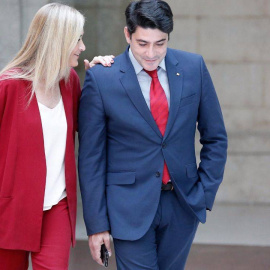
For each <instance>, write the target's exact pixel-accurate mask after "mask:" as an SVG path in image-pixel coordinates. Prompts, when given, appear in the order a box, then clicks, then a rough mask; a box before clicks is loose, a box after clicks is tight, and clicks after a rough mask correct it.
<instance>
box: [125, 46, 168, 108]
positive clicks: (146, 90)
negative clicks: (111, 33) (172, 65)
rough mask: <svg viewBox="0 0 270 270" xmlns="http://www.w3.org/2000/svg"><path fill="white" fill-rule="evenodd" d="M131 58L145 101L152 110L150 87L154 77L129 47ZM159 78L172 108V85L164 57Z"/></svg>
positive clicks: (159, 70) (160, 65)
mask: <svg viewBox="0 0 270 270" xmlns="http://www.w3.org/2000/svg"><path fill="white" fill-rule="evenodd" d="M129 58H130V61H131V63H132V65H133V67H134V69H135V73H136V75H137V78H138V81H139V85H140V87H141V90H142V94H143V96H144V99H145V102H146V104H147V106H148V108H149V110H150V87H151V82H152V78H151V77H150V76H149V75H148V74H147V73H146V72H145V71H144V70H143V67H142V66H141V65H140V64H139V63H138V61H137V60H136V58H135V57H134V55H133V53H132V51H131V49H129ZM158 79H159V82H160V84H161V86H162V88H163V90H164V92H165V95H166V97H167V101H168V107H169V108H170V87H169V81H168V76H167V71H166V65H165V60H164V58H163V59H162V61H161V62H160V64H159V69H158Z"/></svg>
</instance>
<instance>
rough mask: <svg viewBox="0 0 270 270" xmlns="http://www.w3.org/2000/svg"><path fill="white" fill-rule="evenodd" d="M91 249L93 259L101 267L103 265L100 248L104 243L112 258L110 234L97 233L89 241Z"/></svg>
mask: <svg viewBox="0 0 270 270" xmlns="http://www.w3.org/2000/svg"><path fill="white" fill-rule="evenodd" d="M88 243H89V248H90V251H91V255H92V258H93V259H94V260H95V261H96V262H97V263H98V264H100V265H103V263H102V261H101V259H100V247H101V245H102V244H103V243H104V244H105V246H106V248H107V250H108V252H109V255H110V256H111V254H112V251H111V244H110V234H109V232H108V231H106V232H101V233H96V234H93V235H91V236H89V239H88Z"/></svg>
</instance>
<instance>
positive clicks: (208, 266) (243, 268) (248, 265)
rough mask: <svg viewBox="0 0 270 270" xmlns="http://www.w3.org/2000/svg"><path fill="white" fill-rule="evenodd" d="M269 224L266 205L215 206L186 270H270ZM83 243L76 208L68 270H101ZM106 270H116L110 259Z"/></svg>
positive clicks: (199, 234)
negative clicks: (74, 238) (75, 241)
mask: <svg viewBox="0 0 270 270" xmlns="http://www.w3.org/2000/svg"><path fill="white" fill-rule="evenodd" d="M269 223H270V206H269V205H239V204H238V205H222V204H221V205H219V204H215V206H214V209H213V211H212V212H210V213H208V217H207V222H206V224H200V226H199V229H198V232H197V234H196V237H195V240H194V245H193V246H192V249H191V253H190V256H189V259H188V263H187V267H186V270H270V225H269ZM86 240H87V237H86V233H85V227H84V224H83V218H82V211H81V208H80V207H79V209H78V219H77V245H76V248H75V249H72V252H71V258H70V268H69V270H101V269H104V268H103V267H99V266H98V265H97V264H96V263H94V262H93V261H92V259H91V256H90V253H89V249H88V246H87V241H86ZM0 269H1V267H0ZM30 269H31V268H30ZM107 269H108V270H116V266H115V259H114V257H112V258H110V267H109V268H107Z"/></svg>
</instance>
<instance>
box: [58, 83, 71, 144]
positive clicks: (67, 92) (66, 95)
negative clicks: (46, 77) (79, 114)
mask: <svg viewBox="0 0 270 270" xmlns="http://www.w3.org/2000/svg"><path fill="white" fill-rule="evenodd" d="M67 83H70V81H68V82H67ZM59 86H60V92H61V95H62V100H63V104H64V109H65V114H66V120H67V141H68V140H69V139H70V138H69V134H72V132H70V129H72V128H73V125H72V124H73V120H72V113H71V112H70V110H71V108H72V106H71V104H70V103H71V102H72V91H71V89H69V88H68V87H67V85H66V83H65V80H61V81H60V83H59Z"/></svg>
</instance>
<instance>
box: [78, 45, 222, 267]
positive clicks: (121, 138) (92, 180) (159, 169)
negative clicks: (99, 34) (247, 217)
mask: <svg viewBox="0 0 270 270" xmlns="http://www.w3.org/2000/svg"><path fill="white" fill-rule="evenodd" d="M165 63H166V69H167V76H168V80H169V87H170V97H171V98H170V99H171V101H170V109H169V118H168V122H167V127H166V132H165V135H164V137H162V135H161V133H160V131H159V129H158V127H157V125H156V123H155V121H154V119H153V117H152V114H151V112H150V110H149V108H148V107H147V104H146V102H145V100H144V97H143V95H142V92H141V89H140V86H139V83H138V80H137V76H136V74H135V71H134V68H133V65H132V63H131V61H130V59H129V55H128V50H126V51H125V52H124V53H123V54H121V55H119V56H118V57H116V58H115V63H114V64H113V65H112V67H110V68H107V67H103V66H101V65H98V66H96V67H94V68H92V69H90V70H88V71H87V73H86V79H85V84H84V87H83V90H82V96H81V101H80V109H79V141H80V146H79V178H80V186H81V193H82V200H83V212H84V219H85V224H86V228H87V234H88V235H92V234H95V233H98V232H102V231H106V230H110V232H111V234H112V236H113V238H115V239H120V240H128V241H136V240H139V239H140V238H142V237H143V236H144V235H145V234H146V233H147V231H148V230H149V228H150V227H151V226H152V223H153V220H154V219H155V218H156V214H157V210H158V207H159V203H160V198H161V181H162V173H163V166H164V159H165V161H166V164H167V166H168V169H169V173H170V176H171V181H172V183H173V186H174V196H175V197H176V200H177V203H179V205H180V207H182V209H181V211H182V210H183V211H185V213H187V214H188V215H190V217H191V218H193V219H194V220H196V221H198V220H199V221H201V222H202V223H204V222H205V221H206V209H210V210H211V209H212V206H213V203H214V199H215V196H216V192H217V190H218V187H219V185H220V183H221V181H222V178H223V172H224V166H225V162H226V150H227V136H226V131H225V127H224V122H223V117H222V113H221V109H220V105H219V102H218V99H217V96H216V93H215V89H214V86H213V84H212V81H211V78H210V75H209V72H208V70H207V68H206V65H205V63H204V61H203V58H202V57H201V56H200V55H197V54H192V53H187V52H183V51H178V50H173V49H168V50H167V54H166V57H165ZM196 125H197V128H198V130H199V132H200V142H201V144H202V149H201V153H200V163H199V165H198V168H197V164H196V157H195V146H194V139H195V138H194V137H195V130H196ZM166 196H167V195H166ZM174 207H178V206H177V205H176V203H174ZM179 213H180V210H179ZM179 230H181V227H179ZM192 239H193V238H192ZM191 242H192V240H191ZM177 244H179V243H177ZM130 269H135V267H133V268H132V267H131V268H130ZM138 269H139V268H138ZM141 269H144V268H141ZM145 269H156V268H145ZM160 269H161V268H160ZM164 269H165V268H164ZM171 269H174V268H171ZM175 269H177V270H179V269H181V268H180V267H179V268H175Z"/></svg>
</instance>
